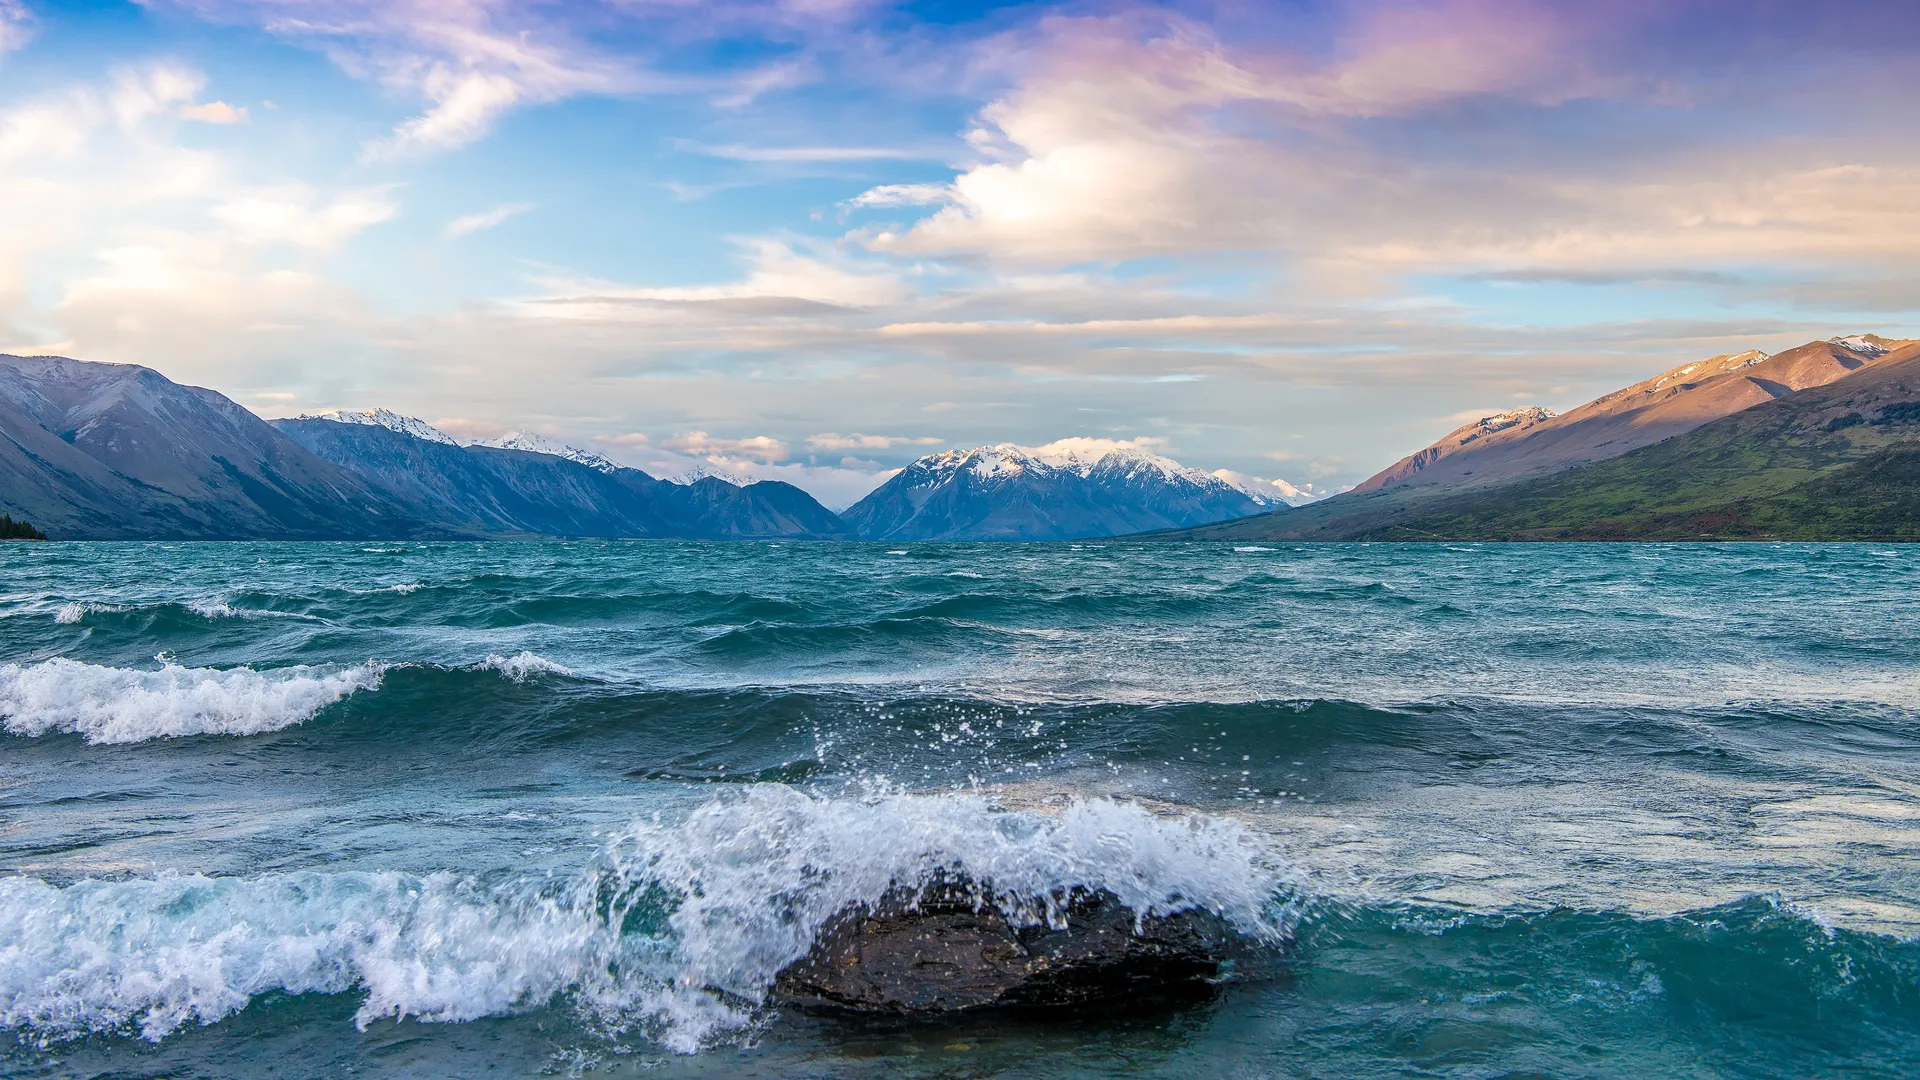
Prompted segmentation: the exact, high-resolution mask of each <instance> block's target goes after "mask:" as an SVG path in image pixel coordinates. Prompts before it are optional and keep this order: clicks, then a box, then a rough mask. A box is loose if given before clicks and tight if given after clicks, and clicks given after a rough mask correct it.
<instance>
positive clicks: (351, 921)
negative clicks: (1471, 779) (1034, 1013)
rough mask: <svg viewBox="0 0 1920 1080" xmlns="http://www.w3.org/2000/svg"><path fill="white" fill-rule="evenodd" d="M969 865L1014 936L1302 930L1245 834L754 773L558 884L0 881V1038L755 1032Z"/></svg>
mask: <svg viewBox="0 0 1920 1080" xmlns="http://www.w3.org/2000/svg"><path fill="white" fill-rule="evenodd" d="M954 869H959V870H964V871H965V872H966V873H967V874H968V875H969V876H970V877H971V878H972V879H974V880H976V881H980V882H984V883H988V884H987V887H986V890H985V892H984V894H983V895H982V897H981V900H982V902H983V903H990V904H995V905H998V906H999V907H1000V908H1001V909H1002V910H1004V911H1005V912H1006V913H1007V914H1008V916H1009V917H1010V918H1011V919H1013V920H1015V921H1016V922H1017V923H1019V924H1023V925H1030V924H1033V923H1035V922H1038V921H1041V920H1045V919H1049V918H1052V917H1056V916H1057V915H1058V911H1057V906H1058V904H1059V903H1060V902H1061V901H1062V900H1063V899H1064V897H1065V896H1066V895H1067V893H1068V892H1069V891H1070V890H1073V889H1076V888H1079V889H1106V890H1108V891H1111V892H1113V893H1114V894H1115V895H1117V896H1118V897H1119V898H1120V899H1121V900H1122V901H1123V902H1125V903H1127V904H1128V905H1129V906H1131V907H1133V908H1134V909H1135V910H1136V911H1139V912H1143V913H1156V914H1164V913H1172V912H1177V911H1184V910H1193V909H1206V910H1209V911H1212V912H1214V913H1216V914H1218V915H1219V916H1221V917H1222V918H1224V919H1226V920H1228V922H1229V923H1230V924H1231V925H1233V926H1234V927H1236V928H1237V929H1238V930H1239V931H1240V932H1241V933H1243V934H1245V935H1247V936H1248V937H1249V938H1250V939H1251V940H1253V941H1256V942H1258V941H1265V942H1270V943H1277V942H1279V941H1282V940H1284V939H1285V938H1286V936H1287V935H1288V933H1289V932H1290V928H1291V925H1292V920H1293V919H1294V917H1295V915H1296V913H1297V910H1298V907H1297V905H1298V902H1299V901H1298V890H1297V888H1296V887H1295V886H1294V884H1293V883H1292V881H1291V877H1290V871H1289V870H1288V868H1287V867H1286V866H1285V865H1284V864H1283V863H1281V862H1280V861H1278V860H1277V859H1276V858H1274V857H1273V856H1272V855H1271V854H1270V853H1269V851H1268V849H1267V848H1266V846H1265V845H1264V843H1263V842H1261V841H1259V840H1258V839H1257V838H1256V837H1254V836H1253V835H1252V834H1250V833H1248V832H1247V831H1246V830H1245V829H1244V828H1243V827H1242V826H1241V825H1239V824H1238V823H1236V822H1233V821H1230V820H1226V819H1221V818H1212V817H1206V816H1200V815H1194V816H1186V817H1168V816H1159V815H1155V814H1152V813H1149V812H1148V811H1146V810H1144V809H1141V808H1139V807H1137V806H1133V805H1130V804H1125V803H1117V802H1111V801H1105V800H1089V801H1078V802H1073V803H1071V804H1069V805H1067V806H1065V807H1064V808H1063V809H1061V810H1060V812H1059V813H1057V814H1044V813H1036V812H1030V811H1017V810H1005V809H1001V808H997V807H995V806H994V805H992V804H990V803H989V802H988V801H986V800H985V799H982V798H979V797H976V796H970V795H955V794H949V795H892V796H887V797H882V798H877V799H870V800H852V799H829V798H818V797H812V796H808V795H805V794H802V793H800V792H798V791H795V790H793V789H791V788H787V787H785V786H782V785H777V784H765V785H757V786H754V787H751V788H747V789H744V790H743V791H740V792H738V793H737V794H734V795H731V796H728V797H723V798H720V799H716V800H714V801H712V802H709V803H707V804H705V805H703V806H700V807H698V808H697V809H695V810H693V811H692V812H691V814H689V815H688V816H687V817H686V819H685V820H682V821H678V822H674V823H671V824H662V823H660V822H658V821H652V822H641V823H638V824H636V825H635V826H634V827H633V828H632V829H630V830H629V831H627V832H626V833H625V834H623V835H621V836H619V837H618V838H616V839H615V840H613V841H612V842H610V843H608V844H607V845H606V846H604V847H603V848H602V849H601V850H600V851H599V852H598V853H597V855H596V856H595V857H594V859H593V860H592V861H591V863H590V864H589V865H588V866H587V867H586V868H584V869H583V870H582V871H581V872H580V873H579V874H577V875H575V876H574V877H573V878H572V879H571V880H567V881H562V882H558V883H556V882H553V881H549V880H539V881H535V880H529V879H516V880H514V881H510V882H506V883H501V884H495V885H491V886H489V885H484V884H482V883H480V882H479V881H477V880H476V879H474V878H471V877H459V876H456V875H452V874H445V873H441V874H432V875H425V876H417V875H408V874H401V873H395V872H346V873H312V872H305V873H287V874H266V875H261V876H257V877H249V878H212V877H203V876H199V875H191V876H180V877H168V878H149V879H136V880H129V881H116V882H107V881H82V882H79V883H76V884H72V885H67V886H65V887H60V886H55V885H51V884H48V883H46V882H42V881H38V880H34V879H27V878H14V879H8V880H0V940H4V941H7V942H9V943H11V945H10V947H9V948H7V949H4V950H0V1026H7V1027H13V1028H19V1029H24V1030H25V1031H27V1032H31V1033H32V1034H33V1036H34V1037H35V1038H37V1039H38V1040H39V1041H40V1042H42V1043H43V1044H44V1043H46V1042H49V1041H51V1040H56V1039H63V1038H71V1037H77V1036H81V1035H85V1034H87V1033H90V1032H137V1033H138V1034H140V1035H141V1036H143V1037H145V1038H147V1039H150V1040H159V1039H162V1038H164V1037H165V1036H167V1035H169V1034H171V1033H172V1032H174V1031H177V1030H178V1029H180V1028H181V1027H182V1026H184V1025H186V1024H188V1023H199V1024H210V1023H213V1022H215V1021H218V1020H220V1019H222V1018H224V1017H226V1016H229V1015H232V1014H234V1013H236V1012H238V1011H240V1010H241V1009H243V1008H245V1007H246V1006H247V1004H248V1003H249V1002H250V1001H251V1000H252V999H253V998H254V997H256V996H258V995H261V994H264V993H269V992H273V991H282V992H286V993H290V994H301V993H325V994H339V993H346V992H349V991H356V990H357V991H359V992H360V993H362V994H364V1000H363V1002H362V1004H361V1006H360V1009H359V1011H358V1013H357V1014H356V1016H355V1020H356V1022H357V1023H358V1024H359V1025H360V1026H361V1027H362V1028H364V1027H365V1026H366V1025H367V1024H369V1023H371V1022H373V1021H375V1020H378V1019H380V1018H383V1017H392V1018H395V1019H401V1018H407V1017H412V1018H416V1019H419V1020H427V1021H461V1020H472V1019H476V1018H478V1017H482V1016H489V1015H498V1014H503V1013H512V1012H519V1011H525V1010H529V1009H535V1008H540V1007H543V1006H546V1005H549V1004H552V1003H554V1002H555V1000H556V999H557V998H560V997H562V996H564V997H565V998H567V999H569V1000H570V1001H572V1002H573V1003H574V1005H575V1006H576V1007H577V1008H579V1009H581V1010H582V1011H583V1012H584V1013H585V1014H586V1015H587V1016H588V1017H589V1018H590V1019H592V1020H594V1021H596V1022H598V1023H599V1024H600V1025H603V1026H605V1027H606V1028H608V1029H610V1030H614V1031H624V1030H628V1029H631V1028H634V1027H636V1026H637V1027H639V1028H640V1029H641V1030H642V1031H643V1032H644V1033H646V1034H648V1035H650V1036H652V1037H654V1038H656V1039H657V1040H659V1041H660V1042H661V1043H663V1044H664V1045H666V1046H668V1047H670V1048H672V1049H674V1050H678V1051H681V1052H693V1051H696V1050H698V1049H700V1048H702V1047H703V1046H706V1045H710V1044H711V1043H713V1042H714V1041H716V1040H717V1039H719V1038H722V1037H725V1036H727V1035H729V1034H730V1033H736V1032H740V1031H742V1030H743V1029H747V1028H750V1027H751V1026H752V1025H753V1024H754V1023H756V1022H757V1021H758V1020H759V1019H760V1018H761V1016H762V1015H763V1013H764V1003H765V1001H766V997H767V990H768V987H769V986H770V985H771V984H772V981H773V978H774V976H775V975H776V974H777V973H778V972H779V971H780V970H781V969H782V968H784V967H786V966H787V965H788V964H790V963H792V962H793V961H794V960H797V959H799V958H800V957H801V956H803V955H805V953H806V952H807V950H808V948H809V947H810V946H811V944H812V941H813V937H814V935H815V934H816V933H817V932H818V930H819V928H820V927H821V926H822V925H823V924H824V923H825V921H826V920H827V919H828V918H829V917H831V916H832V915H834V914H835V913H837V912H838V911H840V910H842V909H843V908H845V907H846V906H847V905H849V904H854V903H859V902H863V901H875V900H878V899H879V898H880V897H881V896H882V895H883V894H884V893H885V892H886V891H887V889H888V888H889V887H890V886H891V885H893V884H894V883H905V884H918V883H923V882H926V881H929V880H931V879H932V878H933V877H934V876H935V875H937V874H938V873H940V872H942V871H948V870H954Z"/></svg>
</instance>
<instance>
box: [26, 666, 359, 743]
mask: <svg viewBox="0 0 1920 1080" xmlns="http://www.w3.org/2000/svg"><path fill="white" fill-rule="evenodd" d="M386 671H387V665H384V664H379V663H374V662H368V663H365V664H360V665H357V666H354V667H344V668H335V667H309V666H307V665H304V664H303V665H299V666H295V667H287V668H276V669H272V670H268V671H255V670H254V669H252V668H248V667H236V668H224V669H222V668H188V667H181V666H180V665H178V664H176V663H173V662H172V661H170V660H166V661H163V663H162V666H161V668H160V669H159V670H158V671H140V670H134V669H129V668H117V667H104V666H100V665H95V664H87V663H82V662H80V661H78V660H68V659H64V658H55V659H52V660H46V661H42V662H41V663H38V664H30V665H26V666H22V665H20V664H0V719H4V720H5V728H6V730H7V732H9V733H10V734H14V735H25V736H39V735H45V734H48V733H50V732H66V733H72V734H77V735H83V736H85V737H86V740H87V741H88V742H89V743H96V744H98V743H135V742H144V741H146V740H148V739H159V738H171V737H176V736H182V735H254V734H258V733H260V732H266V731H278V730H280V729H281V728H285V727H290V726H292V725H294V724H298V723H301V722H302V721H305V720H307V719H309V718H310V717H312V716H313V715H314V714H315V713H317V712H319V711H320V710H321V709H323V708H325V707H326V706H328V705H331V704H333V703H334V702H336V701H339V700H341V699H342V698H344V697H346V696H347V695H349V694H352V693H354V692H356V691H360V690H373V689H377V688H378V687H379V685H380V680H381V677H382V676H383V675H384V674H385V673H386Z"/></svg>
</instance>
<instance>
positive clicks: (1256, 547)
mask: <svg viewBox="0 0 1920 1080" xmlns="http://www.w3.org/2000/svg"><path fill="white" fill-rule="evenodd" d="M1233 550H1235V551H1241V552H1247V551H1272V550H1273V549H1272V548H1270V547H1260V546H1259V545H1257V544H1250V545H1248V546H1246V547H1237V548H1234V549H1233Z"/></svg>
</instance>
